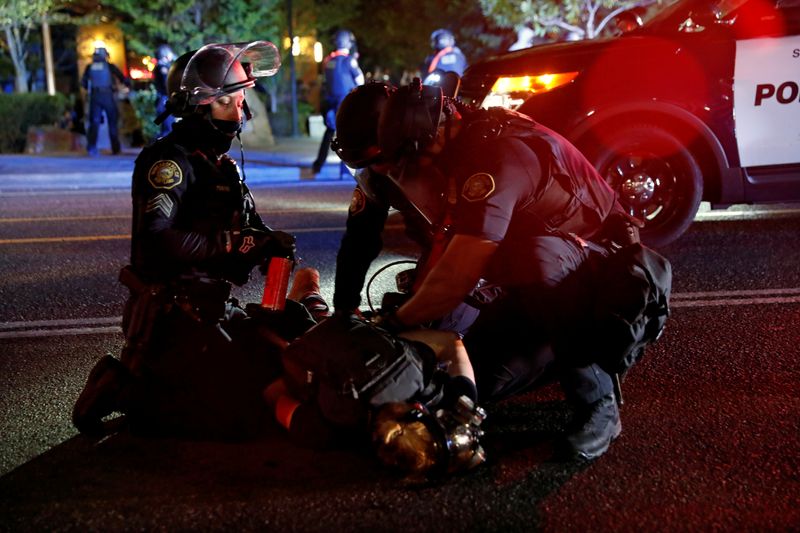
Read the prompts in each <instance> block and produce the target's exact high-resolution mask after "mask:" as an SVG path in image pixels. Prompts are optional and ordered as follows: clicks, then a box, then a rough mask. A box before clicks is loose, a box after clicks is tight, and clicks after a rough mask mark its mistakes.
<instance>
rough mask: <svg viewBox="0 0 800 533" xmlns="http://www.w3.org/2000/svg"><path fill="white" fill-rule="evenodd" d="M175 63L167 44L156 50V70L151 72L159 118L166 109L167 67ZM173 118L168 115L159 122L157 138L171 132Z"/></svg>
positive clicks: (167, 95)
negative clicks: (159, 127)
mask: <svg viewBox="0 0 800 533" xmlns="http://www.w3.org/2000/svg"><path fill="white" fill-rule="evenodd" d="M173 61H175V52H173V51H172V48H170V47H169V45H168V44H160V45H158V47H157V48H156V68H155V69H154V70H153V84H154V85H155V88H156V116H160V115H161V114H162V113H164V112H165V111H166V109H167V101H169V92H167V74H169V67H170V66H172V62H173ZM174 122H175V117H174V116H172V114H170V113H168V114H166V115H165V117H164V120H163V121H162V122H161V129H160V131H159V134H158V136H159V137H164V136H165V135H167V134H169V132H171V131H172V124H173V123H174Z"/></svg>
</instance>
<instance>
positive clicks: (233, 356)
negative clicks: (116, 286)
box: [73, 41, 295, 436]
mask: <svg viewBox="0 0 800 533" xmlns="http://www.w3.org/2000/svg"><path fill="white" fill-rule="evenodd" d="M279 58H280V55H279V52H278V50H277V49H276V47H275V46H274V45H273V44H272V43H269V42H267V41H255V42H251V43H247V44H244V43H239V44H213V45H207V46H204V47H202V48H201V49H199V50H197V51H196V52H189V53H187V54H184V55H183V56H181V57H180V58H178V59H177V60H176V61H175V63H174V64H173V65H172V67H171V69H170V71H169V75H168V79H167V88H168V91H169V95H170V97H169V101H168V103H167V109H166V111H165V113H169V114H172V115H174V116H175V117H178V118H180V120H179V121H176V123H175V125H174V127H173V130H172V132H171V133H170V134H169V135H167V136H166V137H163V138H161V139H158V140H157V141H155V142H154V143H153V144H151V145H149V146H147V147H146V148H145V149H144V150H142V152H141V154H140V155H139V157H138V158H137V160H136V166H135V169H134V173H133V184H132V196H133V232H132V240H131V264H130V265H129V266H128V267H125V268H124V269H123V270H122V272H121V274H120V281H121V282H122V283H123V284H124V285H126V286H127V287H128V288H129V289H130V293H131V296H130V298H129V299H128V302H127V303H126V307H125V312H124V316H123V332H124V333H125V336H126V345H125V347H124V348H123V352H122V357H121V361H119V360H117V359H115V358H113V357H111V356H110V355H107V356H105V357H104V358H103V359H101V360H100V362H99V363H98V364H97V365H96V366H95V368H94V369H93V370H92V372H91V373H90V376H89V379H88V382H87V384H86V387H85V388H84V391H83V392H82V394H81V396H80V398H79V399H78V401H77V403H76V405H75V408H74V411H73V422H74V423H75V425H76V427H78V429H80V430H81V431H82V432H86V433H100V432H102V431H103V424H102V422H101V421H102V417H103V416H105V415H107V414H109V413H110V412H112V411H115V410H122V411H124V412H126V413H127V414H128V416H129V419H131V421H132V422H133V424H134V425H136V424H142V425H144V426H146V428H147V430H155V431H181V430H183V431H184V432H187V433H195V434H201V435H204V436H207V435H209V434H210V435H212V436H222V435H226V436H229V435H232V434H233V435H241V434H243V433H248V432H251V431H253V430H254V429H255V428H256V427H258V425H259V423H260V416H261V414H262V413H261V411H262V410H263V408H262V407H261V406H262V404H263V402H262V401H261V398H260V393H261V390H262V389H263V386H264V384H265V383H266V382H268V381H266V380H268V379H270V378H271V375H270V369H269V368H265V367H264V365H266V364H267V363H266V361H267V358H266V357H265V356H264V354H263V353H256V350H257V349H260V348H261V347H263V346H264V345H265V343H264V341H263V340H253V339H252V338H251V337H248V335H249V334H251V333H252V330H248V329H247V324H248V323H250V322H251V321H249V320H246V319H247V316H246V314H245V312H244V311H243V310H242V309H241V308H239V307H238V306H237V305H236V302H235V301H233V300H229V295H230V290H231V283H234V284H237V285H242V284H244V283H246V282H247V280H248V278H249V274H250V271H251V269H252V268H253V267H254V266H257V265H262V264H263V263H264V261H265V260H267V259H269V258H270V257H271V256H281V257H289V258H293V256H294V247H295V241H294V237H292V236H291V235H288V234H286V233H283V232H280V231H273V230H271V229H270V228H269V227H267V226H266V225H265V224H264V222H263V221H262V219H261V217H260V216H259V214H258V213H257V211H256V208H255V203H254V200H253V196H252V195H251V193H250V191H249V190H248V188H247V186H246V185H245V183H244V179H243V177H242V176H241V175H240V172H239V168H238V166H237V165H236V163H235V162H234V160H233V159H231V158H230V157H229V156H227V155H226V152H228V150H229V149H230V147H231V143H232V141H233V139H234V137H236V136H237V135H238V134H239V131H240V130H241V128H242V121H243V117H244V116H245V115H246V114H247V108H246V104H245V100H244V91H245V90H246V89H248V88H251V87H253V85H254V84H255V80H256V78H257V77H262V76H271V75H273V74H275V72H276V71H277V70H278V67H279V66H280V59H279ZM163 118H164V117H163V116H161V117H159V119H157V120H163Z"/></svg>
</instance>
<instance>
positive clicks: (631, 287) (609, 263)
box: [588, 244, 672, 374]
mask: <svg viewBox="0 0 800 533" xmlns="http://www.w3.org/2000/svg"><path fill="white" fill-rule="evenodd" d="M594 276H595V287H596V289H595V300H594V308H593V313H592V314H593V317H592V318H593V320H592V335H590V336H588V337H589V338H591V339H592V345H593V348H592V352H593V356H594V357H596V362H597V364H598V365H600V367H601V368H602V369H603V370H605V371H606V372H608V373H610V374H625V372H627V371H628V370H629V369H630V368H631V367H632V366H633V365H634V364H636V362H637V361H638V360H639V359H641V357H642V356H643V355H644V349H645V347H646V346H647V345H649V344H651V343H652V342H654V341H656V340H657V339H658V338H659V337H660V336H661V333H662V332H663V330H664V325H665V324H666V322H667V318H668V317H669V296H670V291H671V288H672V266H671V265H670V262H669V261H668V260H667V259H666V258H665V257H663V256H662V255H661V254H659V253H658V252H656V251H654V250H651V249H650V248H648V247H646V246H642V245H641V244H631V245H628V246H625V247H622V248H619V249H615V250H612V251H611V253H610V254H609V256H608V257H604V258H601V259H599V260H598V262H597V263H596V264H595V268H594Z"/></svg>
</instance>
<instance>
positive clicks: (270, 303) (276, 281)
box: [261, 257, 294, 311]
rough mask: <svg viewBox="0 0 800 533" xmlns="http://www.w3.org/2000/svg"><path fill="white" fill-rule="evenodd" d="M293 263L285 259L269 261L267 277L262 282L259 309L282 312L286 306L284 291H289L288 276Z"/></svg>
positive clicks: (278, 258) (279, 258) (276, 258)
mask: <svg viewBox="0 0 800 533" xmlns="http://www.w3.org/2000/svg"><path fill="white" fill-rule="evenodd" d="M293 266H294V262H293V261H292V260H291V259H287V258H285V257H273V258H272V259H270V260H269V267H268V268H267V277H266V279H265V280H264V296H263V297H262V298H261V307H263V308H265V309H270V310H272V311H283V308H284V306H285V305H286V291H287V290H288V289H289V276H290V275H291V273H292V267H293Z"/></svg>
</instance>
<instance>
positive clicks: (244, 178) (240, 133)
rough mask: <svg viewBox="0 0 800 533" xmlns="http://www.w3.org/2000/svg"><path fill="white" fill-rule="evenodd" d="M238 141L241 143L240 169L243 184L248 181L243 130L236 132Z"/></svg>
mask: <svg viewBox="0 0 800 533" xmlns="http://www.w3.org/2000/svg"><path fill="white" fill-rule="evenodd" d="M236 140H237V141H239V168H240V169H241V170H242V183H244V182H245V181H246V179H247V177H246V176H245V173H244V144H243V143H242V132H241V130H239V131H237V132H236Z"/></svg>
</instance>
